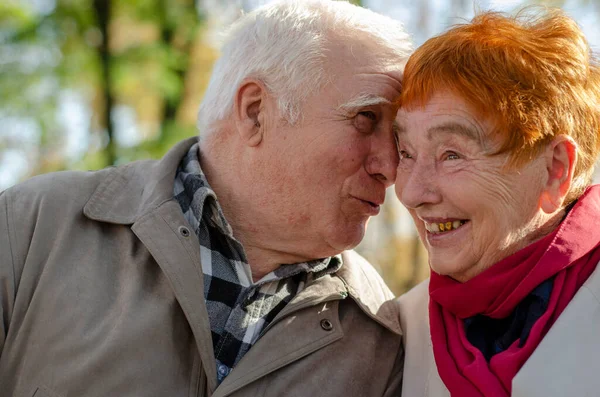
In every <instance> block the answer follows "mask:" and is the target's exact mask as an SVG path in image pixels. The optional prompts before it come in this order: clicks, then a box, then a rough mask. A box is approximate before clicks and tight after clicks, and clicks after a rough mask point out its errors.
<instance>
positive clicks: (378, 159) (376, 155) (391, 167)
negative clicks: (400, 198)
mask: <svg viewBox="0 0 600 397" xmlns="http://www.w3.org/2000/svg"><path fill="white" fill-rule="evenodd" d="M398 159H399V158H398V148H397V146H396V138H395V137H394V135H393V134H386V135H385V136H382V137H379V138H378V139H374V142H373V145H372V147H371V155H370V156H369V159H368V160H367V167H366V168H367V172H368V173H369V174H370V175H372V176H373V177H375V178H376V179H378V180H380V181H381V182H382V183H384V185H385V187H386V188H387V187H389V186H391V185H392V184H393V183H394V181H395V180H396V170H397V168H398Z"/></svg>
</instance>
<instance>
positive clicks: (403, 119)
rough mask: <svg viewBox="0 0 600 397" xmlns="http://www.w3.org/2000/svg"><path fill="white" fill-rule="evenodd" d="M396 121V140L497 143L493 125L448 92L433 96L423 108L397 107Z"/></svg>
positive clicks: (489, 144)
mask: <svg viewBox="0 0 600 397" xmlns="http://www.w3.org/2000/svg"><path fill="white" fill-rule="evenodd" d="M396 122H397V124H398V129H397V130H398V134H399V137H400V136H402V137H406V138H407V137H409V136H411V137H415V136H417V135H418V136H419V137H421V138H425V139H427V140H435V139H446V138H447V137H449V136H455V137H458V138H461V139H464V140H469V141H473V142H476V143H478V144H479V145H480V146H481V147H484V148H486V147H490V146H493V145H494V143H496V142H495V141H497V140H498V138H499V137H498V135H497V131H496V128H495V123H494V122H493V121H492V120H491V119H490V118H487V117H481V116H480V115H479V113H478V112H476V111H475V110H474V109H473V107H472V106H471V105H469V104H468V103H467V102H466V101H464V100H463V99H462V98H460V97H459V96H456V95H454V94H451V93H437V94H435V95H434V96H432V97H431V99H430V100H429V101H428V102H427V103H425V104H423V105H415V106H411V107H408V108H406V107H401V108H400V109H399V111H398V114H397V117H396Z"/></svg>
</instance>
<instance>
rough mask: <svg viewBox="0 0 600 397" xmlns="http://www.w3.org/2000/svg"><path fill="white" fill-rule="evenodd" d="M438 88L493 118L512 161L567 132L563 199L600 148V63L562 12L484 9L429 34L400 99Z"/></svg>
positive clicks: (577, 188)
mask: <svg viewBox="0 0 600 397" xmlns="http://www.w3.org/2000/svg"><path fill="white" fill-rule="evenodd" d="M526 11H531V9H528V10H526ZM442 91H448V92H452V93H453V94H455V95H458V96H460V97H461V98H463V99H464V100H465V101H467V102H468V103H469V104H470V105H471V106H472V107H473V109H474V110H475V112H477V116H479V117H482V118H489V119H490V120H492V121H493V122H495V125H496V131H497V133H499V134H500V135H501V136H502V137H503V142H504V144H503V145H502V147H501V148H500V150H499V151H498V153H504V152H507V153H510V159H511V164H512V165H514V166H518V165H519V164H524V163H525V162H527V161H528V160H529V159H531V158H532V157H533V156H535V154H536V153H537V151H538V150H539V149H540V148H541V147H543V146H544V145H545V144H546V143H548V142H549V141H550V140H551V139H552V138H554V137H555V136H557V135H560V134H566V135H569V136H571V137H572V138H573V139H574V140H575V141H576V142H577V146H578V147H577V155H578V160H577V163H576V165H575V171H574V178H573V185H572V186H573V188H572V190H571V193H570V194H569V197H568V198H567V201H571V200H573V199H575V198H577V197H579V195H580V194H581V193H582V192H583V190H584V189H585V187H586V186H587V185H589V183H590V181H591V177H592V173H593V168H594V163H595V161H596V157H597V156H598V154H599V152H600V139H599V138H600V137H599V134H600V69H599V67H598V64H597V62H596V61H595V59H594V57H593V56H592V54H591V51H590V49H589V46H588V43H587V41H586V39H585V36H584V35H583V33H582V32H581V30H580V28H579V27H578V26H577V24H576V23H575V21H573V19H571V18H569V17H568V16H566V15H565V14H564V13H563V12H562V11H560V10H557V9H551V10H544V11H543V12H541V13H538V15H536V16H532V15H531V13H530V12H527V13H525V12H523V13H521V14H520V15H518V16H516V17H507V16H504V15H502V14H500V13H495V12H487V13H483V14H480V15H478V16H476V17H475V18H474V19H473V20H472V21H471V23H468V24H463V25H456V26H454V27H453V28H451V29H450V30H449V31H447V32H446V33H443V34H441V35H439V36H437V37H434V38H432V39H430V40H428V41H427V42H426V43H425V44H423V45H422V46H421V47H419V48H418V49H417V50H416V51H415V52H414V54H413V55H412V56H411V57H410V59H409V60H408V63H407V64H406V68H405V71H404V80H403V88H402V95H401V98H400V104H401V106H402V107H403V108H406V109H411V108H414V107H416V106H424V105H425V104H426V103H427V102H428V101H429V100H430V99H431V97H432V96H433V95H434V94H435V93H438V92H442Z"/></svg>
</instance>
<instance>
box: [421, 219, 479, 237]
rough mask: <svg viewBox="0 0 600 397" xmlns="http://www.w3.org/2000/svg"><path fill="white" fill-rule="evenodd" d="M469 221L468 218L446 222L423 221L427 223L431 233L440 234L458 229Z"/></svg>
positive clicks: (426, 225)
mask: <svg viewBox="0 0 600 397" xmlns="http://www.w3.org/2000/svg"><path fill="white" fill-rule="evenodd" d="M467 222H468V220H466V219H457V220H454V221H446V222H431V223H430V222H423V223H424V224H425V229H427V231H428V232H429V233H433V234H440V233H447V232H451V231H453V230H456V229H458V228H459V227H461V226H462V225H464V224H465V223H467Z"/></svg>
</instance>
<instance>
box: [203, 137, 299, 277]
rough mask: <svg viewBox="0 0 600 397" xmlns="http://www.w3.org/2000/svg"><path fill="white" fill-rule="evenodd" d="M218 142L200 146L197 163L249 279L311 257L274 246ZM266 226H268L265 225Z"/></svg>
mask: <svg viewBox="0 0 600 397" xmlns="http://www.w3.org/2000/svg"><path fill="white" fill-rule="evenodd" d="M216 146H217V145H214V146H208V147H201V149H200V155H199V158H200V164H201V167H202V171H203V172H204V174H205V176H206V179H207V180H208V183H209V185H210V186H211V188H212V189H213V190H214V192H215V193H216V195H217V199H218V202H219V205H220V206H221V209H222V210H223V214H224V215H225V218H226V219H227V222H228V223H229V225H230V226H231V228H232V230H233V235H234V237H235V239H236V240H237V241H239V242H240V243H241V244H242V246H243V247H244V251H245V253H246V260H247V261H248V264H249V266H250V269H251V270H252V278H253V280H254V281H258V280H260V279H261V278H263V277H264V276H265V275H267V274H269V273H270V272H272V271H274V270H276V269H277V268H279V267H280V266H281V265H282V264H290V263H299V262H306V261H309V260H311V258H305V257H303V256H302V255H299V254H294V253H290V252H286V251H284V250H278V249H276V248H274V247H275V246H276V245H275V244H273V240H272V239H273V237H274V236H273V235H272V234H273V232H272V231H271V232H265V231H264V230H263V229H265V228H264V227H261V226H260V225H257V220H256V219H252V214H253V211H252V205H250V204H249V203H250V201H249V200H247V199H244V198H243V197H239V194H238V193H239V191H240V190H243V189H240V186H241V184H242V183H244V181H243V180H241V179H243V177H240V172H239V170H238V169H234V168H232V165H231V163H230V162H228V163H227V164H225V162H223V161H219V159H225V158H230V157H231V154H229V156H224V153H219V149H220V148H218V147H216ZM267 229H269V228H267Z"/></svg>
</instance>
